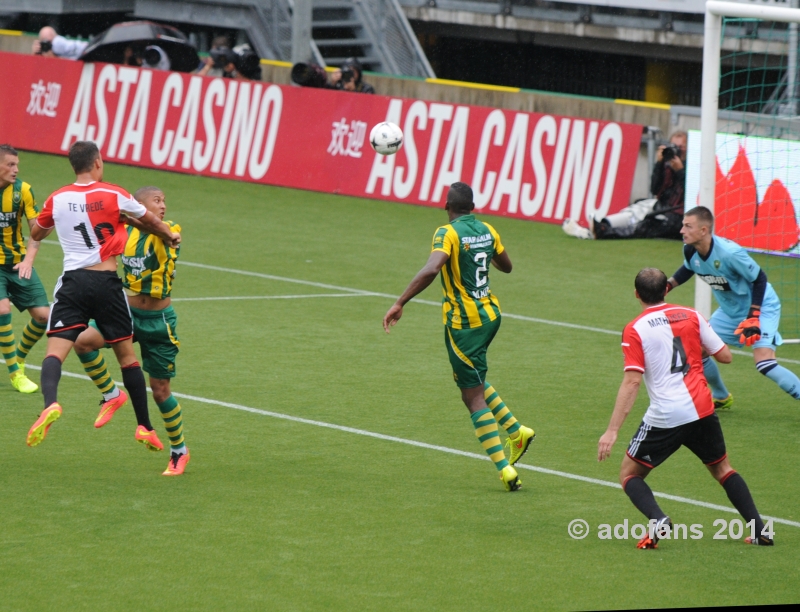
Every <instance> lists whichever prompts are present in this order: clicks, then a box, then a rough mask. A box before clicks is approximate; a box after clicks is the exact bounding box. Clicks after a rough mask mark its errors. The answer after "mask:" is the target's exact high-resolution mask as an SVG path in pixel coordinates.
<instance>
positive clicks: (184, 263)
mask: <svg viewBox="0 0 800 612" xmlns="http://www.w3.org/2000/svg"><path fill="white" fill-rule="evenodd" d="M180 265H182V266H190V267H194V268H204V269H206V270H216V271H217V272H226V273H228V274H243V275H245V276H255V277H257V278H264V279H267V280H275V281H281V282H285V283H295V284H299V285H307V286H309V287H320V288H322V289H335V290H337V291H348V292H351V293H353V294H354V295H367V296H370V295H371V296H373V297H382V298H389V299H392V300H396V299H397V297H398V296H396V295H392V294H390V293H378V292H374V291H364V290H363V289H354V288H352V287H340V286H338V285H328V284H325V283H317V282H314V281H307V280H302V279H298V278H288V277H285V276H275V275H273V274H263V273H261V272H249V271H247V270H237V269H235V268H221V267H219V266H209V265H206V264H199V263H193V262H190V261H181V262H180ZM330 297H334V296H330ZM412 302H418V303H420V304H428V305H430V306H438V307H441V305H442V303H441V302H434V301H433V300H420V299H416V298H414V299H413V300H412ZM503 318H504V319H517V320H519V321H529V322H531V323H541V324H542V325H553V326H556V327H568V328H571V329H579V330H581V331H591V332H596V333H599V334H608V335H612V336H617V337H618V338H621V337H622V331H619V330H613V329H603V328H602V327H592V326H589V325H578V324H577V323H565V322H564V321H551V320H549V319H539V318H537V317H528V316H525V315H518V314H513V313H510V312H504V313H503ZM731 352H732V353H735V354H737V355H744V356H746V357H751V356H752V353H748V352H747V351H741V350H738V349H732V350H731ZM778 361H783V362H786V363H794V364H797V365H800V361H799V360H797V359H783V358H779V359H778Z"/></svg>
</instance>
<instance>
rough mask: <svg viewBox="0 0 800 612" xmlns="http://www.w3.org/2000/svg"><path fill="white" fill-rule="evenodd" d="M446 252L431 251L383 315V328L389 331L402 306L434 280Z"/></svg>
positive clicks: (401, 314)
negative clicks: (420, 268) (423, 263)
mask: <svg viewBox="0 0 800 612" xmlns="http://www.w3.org/2000/svg"><path fill="white" fill-rule="evenodd" d="M448 257H449V256H448V255H447V253H444V252H443V251H433V252H432V253H431V256H430V257H428V261H427V263H426V264H425V265H424V266H423V267H422V270H420V271H419V272H417V275H416V276H415V277H414V278H413V279H412V280H411V282H410V283H409V285H408V287H406V290H405V291H403V295H401V296H400V297H399V298H397V301H396V302H395V303H394V304H392V307H391V308H390V309H389V310H388V311H387V312H386V314H385V315H384V317H383V329H384V330H385V331H386V333H387V334H388V333H389V328H390V327H392V326H394V325H397V322H398V321H399V320H400V317H402V316H403V306H405V305H406V304H407V303H408V302H409V301H410V300H411V299H413V298H414V296H416V295H418V294H420V293H422V292H423V291H424V290H425V289H427V288H428V286H429V285H430V284H431V283H432V282H433V281H434V279H435V278H436V275H437V274H439V270H441V269H442V266H443V265H444V264H445V262H446V261H447V259H448Z"/></svg>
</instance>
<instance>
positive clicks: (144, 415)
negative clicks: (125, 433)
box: [122, 361, 153, 430]
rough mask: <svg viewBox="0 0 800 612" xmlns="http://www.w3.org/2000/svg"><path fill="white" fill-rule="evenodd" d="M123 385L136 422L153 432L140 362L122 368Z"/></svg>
mask: <svg viewBox="0 0 800 612" xmlns="http://www.w3.org/2000/svg"><path fill="white" fill-rule="evenodd" d="M122 384H123V385H125V389H127V391H128V396H129V397H130V398H131V403H132V404H133V411H134V412H135V413H136V422H137V423H138V424H139V425H143V426H144V427H145V428H146V429H148V430H152V429H153V426H152V425H151V424H150V413H149V412H148V410H147V385H146V384H145V382H144V374H142V368H141V367H139V362H138V361H135V362H134V363H133V364H132V365H129V366H128V367H125V368H122Z"/></svg>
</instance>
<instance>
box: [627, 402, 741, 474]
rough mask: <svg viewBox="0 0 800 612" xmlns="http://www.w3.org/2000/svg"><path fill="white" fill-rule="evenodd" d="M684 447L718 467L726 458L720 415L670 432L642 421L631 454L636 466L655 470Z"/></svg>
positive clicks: (671, 429)
mask: <svg viewBox="0 0 800 612" xmlns="http://www.w3.org/2000/svg"><path fill="white" fill-rule="evenodd" d="M681 446H685V447H686V448H688V449H689V450H690V451H692V452H693V453H694V454H695V455H697V457H698V458H699V459H700V461H702V462H703V463H705V464H706V465H714V464H715V463H719V462H720V461H722V460H723V459H725V457H726V456H727V453H726V451H725V438H724V437H723V436H722V427H720V424H719V417H717V414H716V413H714V414H712V415H710V416H707V417H703V418H702V419H698V420H697V421H692V422H691V423H685V424H684V425H678V426H677V427H670V428H668V429H662V428H661V427H652V426H651V425H648V424H647V423H645V422H644V421H642V424H641V425H639V430H638V431H637V432H636V435H635V436H633V439H632V440H631V443H630V445H629V446H628V452H627V453H628V457H630V458H631V459H633V460H634V461H635V462H636V463H641V464H642V465H644V466H647V467H649V468H654V467H657V466H659V465H661V464H662V463H664V462H665V461H666V460H667V459H668V458H669V456H670V455H672V453H674V452H675V451H676V450H678V449H679V448H680V447H681Z"/></svg>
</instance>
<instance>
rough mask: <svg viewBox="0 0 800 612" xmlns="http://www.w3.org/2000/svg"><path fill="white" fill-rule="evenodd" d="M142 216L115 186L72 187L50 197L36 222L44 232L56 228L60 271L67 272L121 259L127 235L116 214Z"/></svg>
mask: <svg viewBox="0 0 800 612" xmlns="http://www.w3.org/2000/svg"><path fill="white" fill-rule="evenodd" d="M146 212H147V209H146V208H145V207H144V206H142V205H141V204H139V202H137V201H136V200H134V199H133V197H132V196H131V195H130V194H129V193H128V192H127V191H125V190H124V189H122V188H120V187H117V186H116V185H111V184H109V183H89V184H88V185H79V184H77V183H75V184H73V185H68V186H67V187H63V188H61V189H59V190H58V191H56V192H55V193H53V194H52V195H51V196H50V197H49V198H48V199H47V201H46V202H45V203H44V208H43V209H42V212H41V214H40V215H39V217H38V218H37V220H36V222H37V223H38V224H39V225H40V226H41V227H43V228H45V229H50V228H51V227H55V228H56V233H57V234H58V241H59V242H60V243H61V248H62V250H63V251H64V271H68V270H78V269H80V268H88V267H89V266H93V265H96V264H99V263H100V262H102V261H105V260H106V259H109V258H110V257H116V256H117V255H121V254H122V252H123V251H124V250H125V243H126V241H127V239H128V233H127V231H126V230H125V224H124V223H123V222H122V221H121V220H120V214H125V215H128V216H130V217H133V218H134V219H139V218H140V217H142V216H143V215H144V214H145V213H146Z"/></svg>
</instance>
